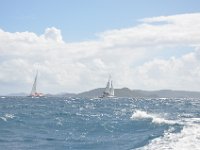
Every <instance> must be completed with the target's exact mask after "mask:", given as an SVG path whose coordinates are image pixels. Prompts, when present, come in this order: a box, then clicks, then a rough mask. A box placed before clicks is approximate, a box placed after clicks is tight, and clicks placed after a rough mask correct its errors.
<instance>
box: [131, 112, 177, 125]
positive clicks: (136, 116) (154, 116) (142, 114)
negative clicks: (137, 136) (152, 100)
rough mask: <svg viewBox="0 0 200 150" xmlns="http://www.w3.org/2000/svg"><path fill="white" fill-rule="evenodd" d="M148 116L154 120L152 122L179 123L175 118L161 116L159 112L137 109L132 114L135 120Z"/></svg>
mask: <svg viewBox="0 0 200 150" xmlns="http://www.w3.org/2000/svg"><path fill="white" fill-rule="evenodd" d="M148 118H149V119H151V120H152V123H157V124H177V122H175V121H173V120H167V119H165V118H162V117H160V116H159V115H157V114H152V113H147V112H145V111H141V110H136V111H135V112H134V113H133V114H132V116H131V119H134V120H139V119H148Z"/></svg>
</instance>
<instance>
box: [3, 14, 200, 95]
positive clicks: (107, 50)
mask: <svg viewBox="0 0 200 150" xmlns="http://www.w3.org/2000/svg"><path fill="white" fill-rule="evenodd" d="M199 18H200V13H193V14H180V15H173V16H160V17H153V18H144V19H142V20H140V21H139V23H138V25H136V26H133V27H130V28H125V29H115V30H110V31H105V32H103V33H100V34H98V38H97V39H95V40H90V41H83V42H74V43H66V42H65V41H63V40H62V34H61V31H60V30H59V29H57V28H55V27H50V28H47V29H46V30H45V31H44V34H42V35H37V34H35V33H32V32H28V31H27V32H16V33H10V32H7V31H4V30H2V29H0V89H1V91H0V94H4V93H12V92H29V91H30V90H31V86H32V82H33V78H34V75H35V72H36V68H37V64H39V73H40V74H39V82H38V86H39V87H38V89H39V90H40V91H42V92H46V93H57V92H80V91H85V90H89V89H92V88H98V87H104V86H105V82H106V81H107V78H108V75H109V74H112V76H113V79H114V85H115V87H119V88H120V87H129V88H131V89H146V90H157V89H175V90H196V91H199V90H200V48H199V47H200V30H199V29H200V19H199Z"/></svg>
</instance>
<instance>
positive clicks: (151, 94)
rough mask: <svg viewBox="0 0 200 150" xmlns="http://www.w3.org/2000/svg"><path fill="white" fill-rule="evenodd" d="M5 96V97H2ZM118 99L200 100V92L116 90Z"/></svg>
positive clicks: (90, 93) (95, 92) (84, 94)
mask: <svg viewBox="0 0 200 150" xmlns="http://www.w3.org/2000/svg"><path fill="white" fill-rule="evenodd" d="M103 91H104V88H97V89H93V90H89V91H85V92H81V93H77V94H76V93H67V92H66V93H64V92H63V93H59V94H46V95H47V96H65V97H86V98H93V97H99V96H101V95H102V93H103ZM27 95H28V94H26V93H12V94H8V95H6V96H27ZM2 96H4V95H2ZM115 96H116V97H136V98H141V97H143V98H200V92H198V91H182V90H155V91H147V90H131V89H129V88H121V89H115Z"/></svg>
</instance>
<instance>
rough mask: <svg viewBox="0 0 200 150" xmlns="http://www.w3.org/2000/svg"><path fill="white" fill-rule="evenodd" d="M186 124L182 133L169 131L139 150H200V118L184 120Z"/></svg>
mask: <svg viewBox="0 0 200 150" xmlns="http://www.w3.org/2000/svg"><path fill="white" fill-rule="evenodd" d="M184 122H185V123H186V124H185V126H184V127H183V129H182V130H181V132H179V133H171V132H170V131H169V130H168V131H166V132H165V133H164V136H162V137H159V138H156V139H154V140H152V141H151V142H150V143H149V144H148V145H146V146H144V147H142V148H138V149H137V150H161V149H171V150H177V149H181V150H189V149H192V150H199V149H200V118H191V119H190V120H189V119H187V120H184Z"/></svg>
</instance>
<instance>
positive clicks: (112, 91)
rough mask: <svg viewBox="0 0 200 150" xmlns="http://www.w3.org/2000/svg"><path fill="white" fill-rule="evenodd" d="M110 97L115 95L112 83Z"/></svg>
mask: <svg viewBox="0 0 200 150" xmlns="http://www.w3.org/2000/svg"><path fill="white" fill-rule="evenodd" d="M110 95H111V96H114V95H115V92H114V88H113V83H112V81H111V87H110Z"/></svg>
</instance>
